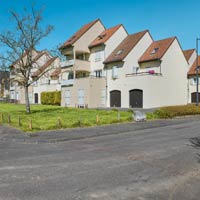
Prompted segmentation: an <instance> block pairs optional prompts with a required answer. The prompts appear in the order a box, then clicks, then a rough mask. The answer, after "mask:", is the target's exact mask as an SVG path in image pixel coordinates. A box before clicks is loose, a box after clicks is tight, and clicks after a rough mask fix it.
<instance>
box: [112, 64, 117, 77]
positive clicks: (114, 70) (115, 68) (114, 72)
mask: <svg viewBox="0 0 200 200" xmlns="http://www.w3.org/2000/svg"><path fill="white" fill-rule="evenodd" d="M112 78H114V79H115V78H118V68H117V66H114V67H113V68H112Z"/></svg>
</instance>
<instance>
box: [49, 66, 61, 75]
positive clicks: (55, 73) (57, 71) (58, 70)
mask: <svg viewBox="0 0 200 200" xmlns="http://www.w3.org/2000/svg"><path fill="white" fill-rule="evenodd" d="M60 73H61V67H59V68H57V69H56V70H55V71H53V72H52V73H51V77H58V76H59V74H60Z"/></svg>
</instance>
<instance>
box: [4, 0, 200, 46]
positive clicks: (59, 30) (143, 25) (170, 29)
mask: <svg viewBox="0 0 200 200" xmlns="http://www.w3.org/2000/svg"><path fill="white" fill-rule="evenodd" d="M31 2H35V3H36V5H37V7H38V8H40V7H44V12H43V24H44V25H48V24H50V25H53V26H54V27H55V30H54V31H53V32H52V33H51V34H50V35H49V36H48V37H47V38H45V39H44V40H43V41H42V42H41V44H40V46H39V47H38V48H39V49H38V50H41V49H51V48H54V47H55V46H57V45H58V44H61V43H63V42H64V41H65V40H67V39H68V38H69V37H70V36H71V35H72V34H73V33H74V32H76V31H77V30H78V29H79V28H80V27H81V26H82V25H84V24H86V23H88V22H90V21H93V20H95V19H97V18H100V19H101V21H102V22H103V24H104V25H105V26H106V27H107V28H109V27H112V26H115V25H117V24H121V23H122V24H123V25H124V26H125V28H126V29H127V31H128V32H129V33H130V34H132V33H135V32H139V31H142V30H145V29H148V30H149V31H150V33H151V35H152V37H153V38H154V40H158V39H163V38H167V37H171V36H177V37H178V39H179V41H180V44H181V46H182V48H183V49H189V48H195V39H196V37H200V20H199V19H200V1H199V0H70V1H68V0H35V1H31V0H0V31H3V30H5V29H7V28H9V27H10V26H11V24H12V21H10V17H9V16H10V15H9V11H10V10H15V11H17V12H18V13H20V12H21V11H22V10H23V8H24V7H30V5H31Z"/></svg>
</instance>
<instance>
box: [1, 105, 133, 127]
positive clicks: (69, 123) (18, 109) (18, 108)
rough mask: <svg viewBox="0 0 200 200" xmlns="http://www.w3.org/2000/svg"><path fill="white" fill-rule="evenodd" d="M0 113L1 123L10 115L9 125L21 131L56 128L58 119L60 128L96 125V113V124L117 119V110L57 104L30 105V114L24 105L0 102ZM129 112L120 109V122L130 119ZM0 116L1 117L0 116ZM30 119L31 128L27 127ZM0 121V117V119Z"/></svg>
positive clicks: (112, 121) (116, 120)
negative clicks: (1, 115) (0, 115)
mask: <svg viewBox="0 0 200 200" xmlns="http://www.w3.org/2000/svg"><path fill="white" fill-rule="evenodd" d="M0 113H3V123H4V124H6V123H8V115H10V116H11V124H10V125H11V126H13V127H16V128H19V129H21V130H23V131H40V130H52V129H58V128H59V127H58V126H57V124H58V119H60V121H61V127H60V128H72V127H79V126H80V122H79V121H81V126H94V125H96V124H97V123H96V115H98V116H99V123H98V125H102V124H111V123H116V122H119V121H118V117H117V116H118V111H113V110H112V111H105V110H90V109H75V108H63V107H59V106H44V105H32V106H31V114H26V113H25V106H24V105H14V104H0ZM19 116H20V119H21V126H19V124H18V117H19ZM131 117H132V113H131V112H121V111H120V122H125V121H130V120H131ZM0 118H2V117H0ZM30 119H32V130H30V128H29V124H30ZM0 123H2V119H0Z"/></svg>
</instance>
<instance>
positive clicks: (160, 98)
mask: <svg viewBox="0 0 200 200" xmlns="http://www.w3.org/2000/svg"><path fill="white" fill-rule="evenodd" d="M151 43H152V38H151V37H150V35H149V33H148V32H147V33H146V34H145V35H144V36H143V38H142V39H141V40H140V41H139V43H138V44H137V45H136V47H135V48H133V49H132V51H131V52H130V53H129V54H128V56H127V57H126V58H125V59H124V63H112V64H109V69H108V70H107V88H108V90H107V106H108V107H109V106H110V92H111V91H115V90H117V91H120V92H121V107H124V108H128V107H130V96H129V92H130V91H132V90H140V91H142V93H143V108H154V107H161V106H170V105H182V104H187V102H188V98H187V82H188V81H187V70H188V63H187V61H186V59H185V57H184V55H183V53H182V50H181V48H180V46H179V43H178V41H177V40H175V41H174V42H173V43H172V45H171V46H170V47H169V49H168V50H167V52H166V53H165V55H164V56H163V57H162V59H161V63H160V64H159V62H158V61H153V62H152V61H151V62H148V63H144V66H143V65H140V66H139V64H138V60H139V58H140V57H141V55H142V54H143V53H144V51H145V50H146V49H147V48H148V47H149V45H150V44H151ZM148 64H149V68H146V66H147V65H148ZM145 65H146V66H145ZM114 66H116V67H117V70H118V72H117V77H116V78H112V68H113V67H114ZM150 66H152V67H150ZM136 70H137V73H136ZM151 72H153V73H151Z"/></svg>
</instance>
